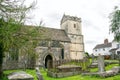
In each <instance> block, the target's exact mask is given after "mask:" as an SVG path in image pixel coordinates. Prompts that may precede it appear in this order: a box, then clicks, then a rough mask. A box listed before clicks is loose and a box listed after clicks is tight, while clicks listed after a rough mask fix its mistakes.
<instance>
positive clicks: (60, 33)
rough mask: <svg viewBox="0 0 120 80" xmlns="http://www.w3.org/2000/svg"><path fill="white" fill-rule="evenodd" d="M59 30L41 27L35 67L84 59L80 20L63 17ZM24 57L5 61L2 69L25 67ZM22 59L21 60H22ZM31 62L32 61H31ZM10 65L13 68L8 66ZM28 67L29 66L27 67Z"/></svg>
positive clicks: (72, 17) (67, 16)
mask: <svg viewBox="0 0 120 80" xmlns="http://www.w3.org/2000/svg"><path fill="white" fill-rule="evenodd" d="M60 26H61V29H54V28H47V27H41V28H40V30H41V34H42V36H43V37H44V38H43V39H41V40H40V42H39V44H38V46H37V47H36V48H35V50H36V54H38V58H37V61H36V63H37V65H41V64H42V65H44V66H45V67H47V64H48V61H49V60H52V61H53V60H62V59H83V58H84V41H83V35H82V29H81V28H82V27H81V18H78V17H74V16H69V15H63V17H62V19H61V23H60ZM24 56H25V55H23V56H20V55H19V59H18V61H17V62H16V63H17V64H16V63H15V62H8V61H9V60H6V61H5V62H4V64H3V68H4V69H15V68H17V67H18V68H22V67H24V66H26V64H27V63H29V62H30V63H29V64H30V65H31V64H32V63H31V61H29V62H27V60H25V59H27V58H24ZM22 57H23V58H22ZM32 61H34V60H33V59H32ZM6 62H8V63H9V64H10V65H11V63H12V65H15V66H12V65H11V66H10V65H9V64H8V63H6ZM27 66H28V67H29V65H27Z"/></svg>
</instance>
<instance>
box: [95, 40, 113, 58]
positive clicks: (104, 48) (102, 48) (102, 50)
mask: <svg viewBox="0 0 120 80" xmlns="http://www.w3.org/2000/svg"><path fill="white" fill-rule="evenodd" d="M111 46H112V44H111V42H108V39H105V40H104V43H103V44H98V45H96V46H95V47H94V48H93V55H94V56H98V55H99V54H100V55H104V56H106V55H110V52H109V51H110V50H111Z"/></svg>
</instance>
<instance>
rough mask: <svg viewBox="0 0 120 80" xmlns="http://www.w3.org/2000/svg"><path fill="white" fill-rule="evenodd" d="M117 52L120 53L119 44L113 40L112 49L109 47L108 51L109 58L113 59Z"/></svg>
mask: <svg viewBox="0 0 120 80" xmlns="http://www.w3.org/2000/svg"><path fill="white" fill-rule="evenodd" d="M119 52H120V43H118V42H116V41H114V40H113V41H112V47H111V50H110V54H111V58H112V59H115V58H116V57H117V55H118V53H119Z"/></svg>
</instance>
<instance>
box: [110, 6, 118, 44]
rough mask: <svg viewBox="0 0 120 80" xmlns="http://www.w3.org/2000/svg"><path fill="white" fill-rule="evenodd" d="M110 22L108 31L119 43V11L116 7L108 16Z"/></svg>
mask: <svg viewBox="0 0 120 80" xmlns="http://www.w3.org/2000/svg"><path fill="white" fill-rule="evenodd" d="M110 21H111V24H110V31H111V32H112V33H114V39H115V40H116V41H118V42H120V10H119V8H118V6H116V7H115V8H114V11H113V12H112V13H111V14H110Z"/></svg>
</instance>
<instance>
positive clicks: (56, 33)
mask: <svg viewBox="0 0 120 80" xmlns="http://www.w3.org/2000/svg"><path fill="white" fill-rule="evenodd" d="M40 32H41V33H42V36H43V38H44V39H48V40H56V41H62V42H70V39H69V37H68V36H67V34H66V32H65V30H62V29H54V28H48V27H41V28H40Z"/></svg>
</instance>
